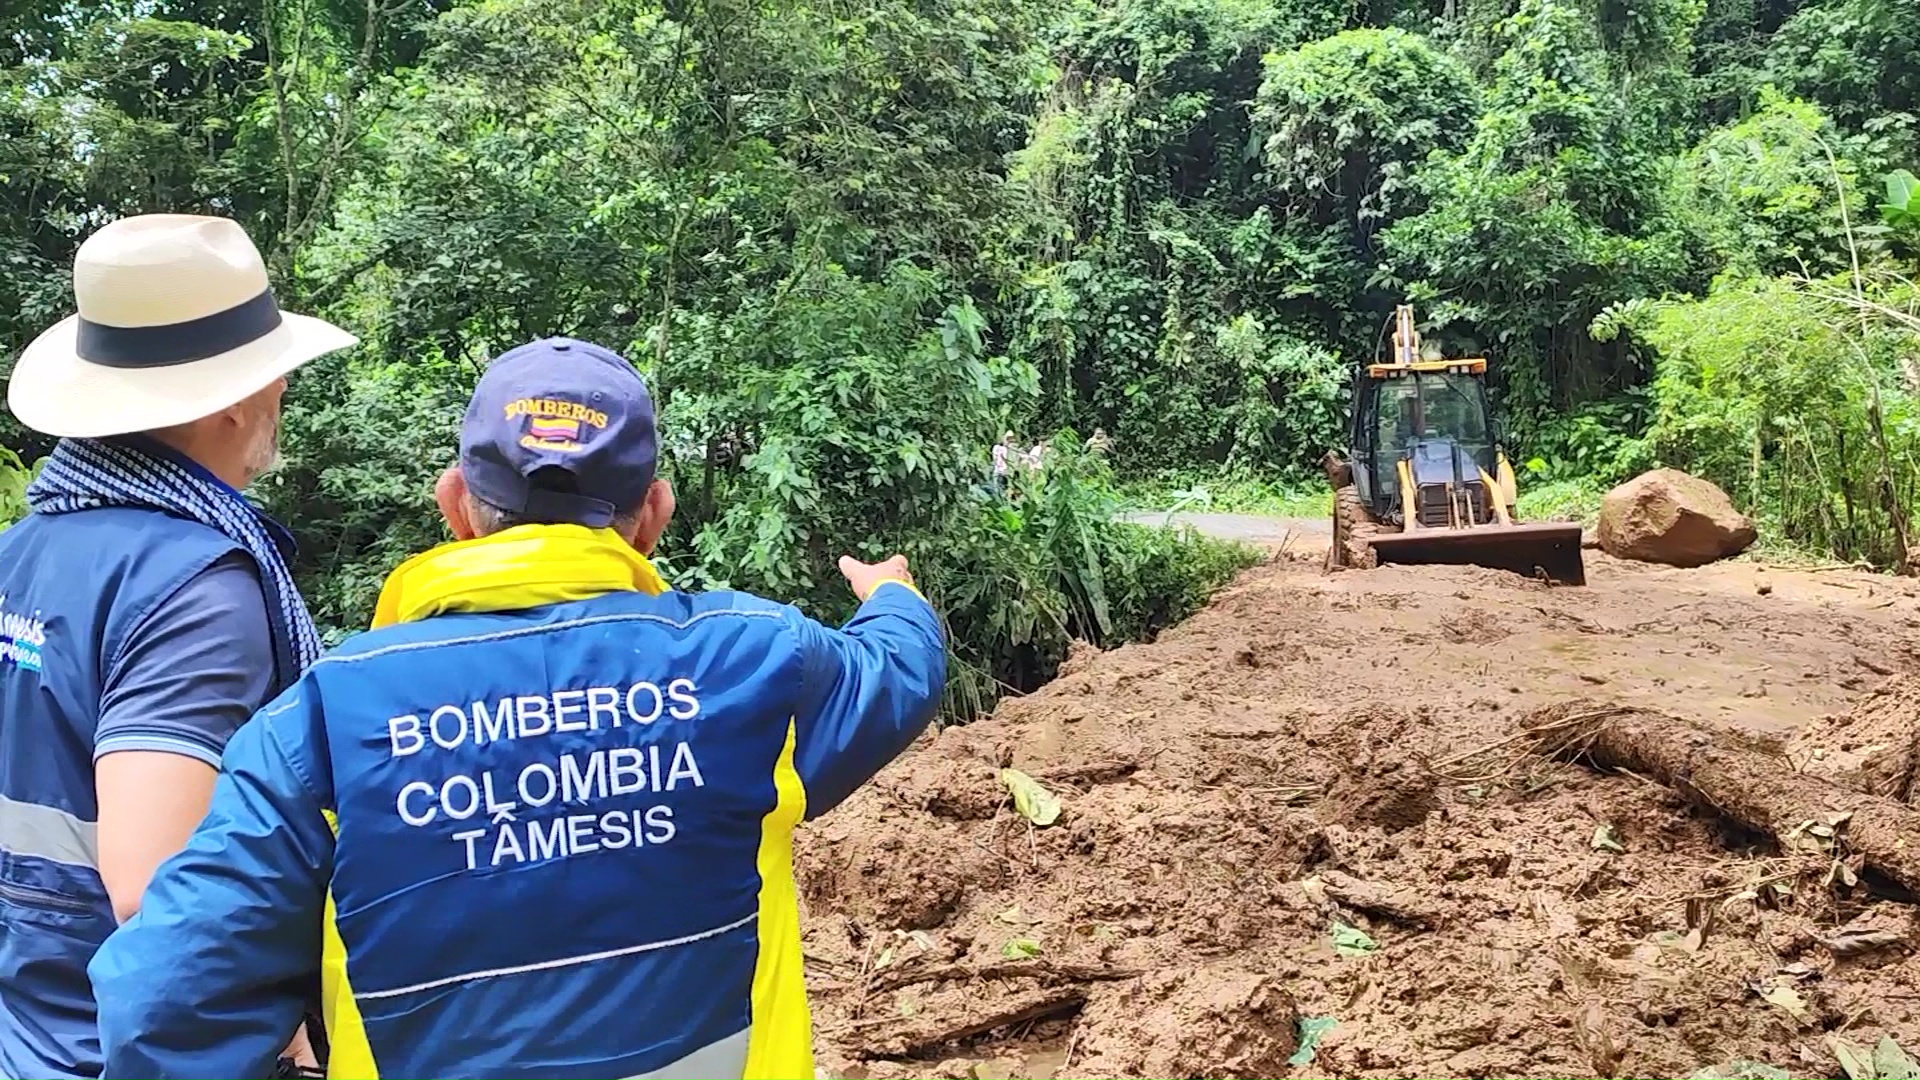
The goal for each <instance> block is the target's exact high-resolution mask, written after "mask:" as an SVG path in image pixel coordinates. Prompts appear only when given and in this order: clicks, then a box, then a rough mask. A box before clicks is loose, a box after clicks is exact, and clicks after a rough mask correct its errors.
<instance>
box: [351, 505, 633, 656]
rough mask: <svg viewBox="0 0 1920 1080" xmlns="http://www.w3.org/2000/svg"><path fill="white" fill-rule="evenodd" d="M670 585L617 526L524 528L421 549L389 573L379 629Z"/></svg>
mask: <svg viewBox="0 0 1920 1080" xmlns="http://www.w3.org/2000/svg"><path fill="white" fill-rule="evenodd" d="M666 591H667V583H666V581H665V580H664V579H663V578H661V576H660V572H659V571H657V570H655V569H654V568H653V563H651V562H649V561H648V560H647V557H646V556H645V555H642V554H640V553H639V552H638V551H635V550H634V549H633V546H632V545H630V544H628V543H627V542H626V541H625V540H622V539H621V538H620V534H618V533H616V532H614V531H613V530H612V529H589V528H586V527H584V526H581V525H521V526H519V527H517V528H512V529H508V530H506V531H505V532H498V533H494V534H493V535H492V536H483V537H480V538H478V539H474V540H463V541H459V542H457V543H452V544H442V545H440V546H439V547H437V548H433V549H432V550H429V551H424V552H421V553H420V554H418V555H415V556H414V557H413V558H411V559H408V560H407V561H406V562H403V563H401V564H400V566H399V567H398V568H397V569H395V570H394V572H393V573H392V574H389V575H388V576H387V582H386V584H385V585H384V586H383V587H382V588H381V590H380V603H379V605H378V606H377V607H376V608H375V609H374V615H373V626H374V629H376V630H377V629H379V628H380V627H382V626H391V625H393V624H394V623H403V622H414V621H416V620H419V619H426V618H430V617H432V616H434V615H446V614H450V613H453V612H481V611H522V610H525V609H527V608H534V607H543V606H545V605H547V604H559V603H564V602H566V601H569V600H589V599H592V598H593V597H596V596H604V595H606V594H607V593H610V592H643V593H646V594H648V595H649V596H658V595H659V594H661V593H663V592H666Z"/></svg>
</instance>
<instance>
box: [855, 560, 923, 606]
mask: <svg viewBox="0 0 1920 1080" xmlns="http://www.w3.org/2000/svg"><path fill="white" fill-rule="evenodd" d="M840 573H841V574H843V575H845V577H846V579H847V584H849V585H851V586H853V595H855V596H857V597H859V598H860V600H861V601H862V602H865V601H866V599H867V597H869V596H872V595H873V590H874V589H875V588H877V587H878V586H879V584H880V583H881V582H883V581H888V580H893V581H904V582H906V583H907V584H909V585H911V584H913V575H912V574H911V573H909V572H908V571H907V557H906V556H905V555H895V556H893V557H892V558H890V559H888V560H887V561H885V562H877V563H863V562H861V561H860V560H858V559H856V558H854V557H853V556H851V555H842V556H840Z"/></svg>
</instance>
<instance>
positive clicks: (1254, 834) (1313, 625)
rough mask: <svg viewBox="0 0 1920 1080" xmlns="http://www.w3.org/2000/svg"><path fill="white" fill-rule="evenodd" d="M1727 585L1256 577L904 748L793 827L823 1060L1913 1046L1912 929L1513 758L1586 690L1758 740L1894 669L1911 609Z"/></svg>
mask: <svg viewBox="0 0 1920 1080" xmlns="http://www.w3.org/2000/svg"><path fill="white" fill-rule="evenodd" d="M1729 565H1730V564H1729ZM1720 569H1721V568H1714V569H1712V570H1708V571H1699V572H1694V573H1691V574H1689V573H1688V572H1683V571H1670V570H1657V569H1652V568H1647V567H1623V566H1622V565H1621V564H1617V563H1613V562H1612V561H1611V560H1608V559H1606V558H1605V557H1604V556H1601V557H1597V558H1596V560H1595V565H1594V567H1593V570H1594V574H1593V577H1592V580H1593V582H1594V584H1593V586H1592V587H1590V588H1588V589H1547V588H1544V587H1542V586H1539V585H1538V583H1534V582H1528V581H1525V580H1523V579H1519V578H1515V577H1513V576H1511V575H1503V574H1498V573H1493V572H1489V571H1482V570H1477V569H1474V568H1445V567H1428V568H1419V569H1414V568H1399V567H1393V568H1386V569H1380V570H1373V571H1367V572H1364V573H1346V574H1338V575H1330V576H1323V575H1321V574H1319V573H1316V572H1314V571H1312V570H1310V569H1306V568H1302V567H1300V566H1296V565H1287V564H1276V565H1272V566H1268V567H1264V568H1261V569H1259V570H1257V571H1254V572H1252V573H1251V574H1250V575H1249V576H1248V577H1246V578H1245V579H1243V580H1242V582H1241V583H1239V584H1238V585H1236V586H1235V587H1234V588H1232V589H1231V590H1229V591H1228V592H1226V593H1224V594H1223V595H1222V596H1221V597H1220V598H1218V599H1217V601H1216V602H1215V603H1214V604H1213V605H1212V606H1211V607H1210V608H1209V609H1207V610H1206V611H1204V612H1202V613H1200V614H1199V615H1197V616H1196V617H1195V618H1193V619H1192V620H1190V621H1189V622H1187V623H1185V624H1183V625H1181V626H1179V627H1175V628H1173V629H1171V630H1169V631H1167V632H1166V633H1165V634H1163V635H1162V637H1161V639H1160V641H1158V642H1157V643H1155V644H1153V645H1146V646H1128V647H1124V648H1120V649H1116V650H1112V651H1110V652H1106V653H1102V654H1098V655H1083V656H1082V657H1080V658H1079V662H1078V663H1076V664H1075V665H1074V670H1072V671H1071V673H1069V674H1067V675H1065V676H1063V677H1062V678H1060V679H1058V680H1057V681H1056V682H1054V683H1053V684H1052V685H1050V686H1048V687H1047V688H1045V689H1044V690H1043V691H1041V692H1039V693H1037V694H1034V695H1032V696H1030V697H1028V698H1025V699H1021V700H1015V701H1009V702H1007V703H1005V704H1004V705H1003V706H1002V707H1001V709H1000V710H999V712H998V713H997V714H996V716H994V717H993V718H992V719H991V720H988V721H983V722H981V723H977V724H974V725H971V726H969V727H965V728H956V729H950V730H948V731H945V732H943V733H941V734H939V735H938V736H937V737H929V738H928V739H927V740H926V741H925V742H923V743H922V744H920V745H919V746H916V747H915V749H914V750H912V751H910V752H909V753H908V754H907V755H906V756H904V757H903V758H902V760H901V761H899V762H897V763H896V764H895V765H894V766H893V767H892V768H890V769H888V770H887V771H886V772H885V773H883V774H882V776H881V777H879V778H878V779H877V780H876V781H875V782H874V783H873V784H872V785H870V786H869V788H867V789H866V790H864V791H862V792H861V793H859V794H858V795H856V796H855V797H854V798H853V799H851V800H849V802H848V803H847V804H846V805H845V806H843V807H842V808H840V809H839V810H837V811H835V813H834V814H832V815H830V816H829V817H827V818H825V819H823V820H822V821H820V822H818V823H816V824H815V825H813V826H810V827H809V829H808V830H807V831H806V832H805V833H804V834H803V837H802V846H801V851H800V857H799V877H800V882H801V888H802V894H803V901H804V903H805V905H806V918H805V922H804V924H803V925H805V926H806V927H807V941H806V946H807V959H808V966H809V981H810V985H811V986H812V988H813V990H814V994H815V1002H816V1032H817V1037H818V1041H819V1044H820V1058H821V1065H822V1068H823V1070H824V1071H825V1072H826V1073H827V1074H828V1075H833V1076H840V1077H868V1076H874V1077H880V1076H885V1077H895V1076H940V1077H945V1076H955V1077H959V1076H974V1077H986V1076H1021V1077H1050V1076H1056V1075H1058V1076H1165V1077H1176V1076H1209V1077H1239V1076H1264V1077H1273V1076H1302V1077H1305V1076H1341V1077H1347V1076H1354V1077H1358V1076H1382V1077H1388V1076H1408V1075H1425V1076H1492V1075H1532V1076H1541V1075H1556V1076H1627V1075H1641V1076H1649V1075H1661V1076H1690V1075H1694V1074H1696V1073H1699V1072H1702V1071H1704V1070H1707V1069H1712V1068H1716V1067H1720V1066H1722V1065H1723V1064H1724V1063H1726V1062H1730V1061H1746V1062H1765V1063H1768V1064H1770V1065H1772V1066H1774V1067H1776V1068H1782V1069H1787V1070H1791V1071H1793V1072H1794V1074H1795V1075H1808V1074H1809V1072H1810V1071H1811V1072H1812V1073H1814V1074H1823V1075H1836V1076H1837V1075H1839V1072H1838V1065H1837V1063H1836V1062H1835V1060H1834V1058H1833V1055H1832V1053H1831V1051H1830V1050H1829V1049H1827V1047H1826V1045H1825V1043H1824V1042H1823V1039H1824V1036H1825V1035H1826V1034H1827V1033H1828V1032H1829V1031H1838V1032H1844V1033H1845V1034H1846V1036H1847V1037H1848V1038H1850V1039H1853V1040H1855V1041H1864V1042H1867V1043H1869V1044H1870V1043H1872V1042H1873V1040H1874V1039H1877V1038H1878V1037H1879V1036H1880V1035H1881V1034H1887V1035H1891V1036H1892V1037H1894V1038H1896V1039H1898V1040H1901V1041H1902V1042H1903V1043H1904V1044H1905V1045H1907V1046H1908V1047H1909V1048H1913V1047H1916V1046H1920V996H1917V995H1915V994H1914V992H1913V990H1912V987H1913V986H1914V985H1916V980H1917V979H1920V958H1916V957H1915V956H1914V955H1913V954H1912V953H1911V952H1910V951H1909V950H1910V949H1911V948H1912V946H1913V944H1914V943H1915V942H1916V938H1915V936H1914V934H1915V932H1916V928H1915V926H1914V925H1913V920H1912V918H1911V913H1912V909H1911V908H1910V907H1908V906H1907V905H1901V904H1893V903H1888V902H1885V901H1884V900H1883V899H1882V898H1880V897H1879V896H1877V895H1876V894H1875V893H1874V892H1872V891H1871V889H1872V885H1871V883H1870V882H1866V881H1862V880H1859V879H1858V877H1857V875H1852V874H1851V872H1849V873H1848V874H1844V875H1843V874H1841V873H1840V872H1839V871H1838V870H1836V863H1835V862H1834V860H1833V859H1832V858H1823V857H1821V856H1820V855H1818V854H1814V853H1808V852H1792V853H1786V852H1782V851H1779V850H1777V849H1776V848H1775V847H1774V846H1773V844H1772V842H1771V840H1770V839H1768V838H1766V837H1761V836H1755V835H1750V834H1744V833H1741V832H1740V831H1738V830H1737V829H1734V828H1732V827H1730V826H1728V825H1727V824H1726V823H1725V822H1723V821H1721V820H1720V819H1718V818H1716V817H1713V816H1711V815H1709V814H1706V813H1703V812H1701V811H1699V810H1696V809H1694V808H1692V807H1691V806H1689V805H1688V804H1687V803H1686V802H1685V801H1684V800H1682V799H1680V798H1679V797H1678V796H1676V795H1675V794H1674V793H1673V792H1671V791H1670V790H1669V789H1667V788H1665V787H1662V786H1659V785H1656V784H1654V783H1652V782H1649V781H1647V780H1644V779H1639V778H1635V777H1629V776H1612V777H1608V776H1601V775H1598V774H1596V773H1594V772H1592V771H1590V770H1588V769H1584V768H1581V767H1577V766H1571V765H1555V764H1550V763H1545V762H1540V761H1537V760H1530V759H1524V758H1522V757H1520V756H1518V755H1516V754H1514V753H1512V751H1513V749H1514V748H1515V742H1513V741H1510V740H1513V735H1514V732H1515V730H1516V725H1517V724H1518V723H1519V721H1520V719H1521V717H1522V716H1523V715H1525V714H1526V713H1527V712H1529V711H1531V710H1533V709H1535V708H1537V707H1539V706H1541V705H1544V704H1547V703H1550V702H1553V701H1557V700H1561V699H1563V698H1570V697H1574V696H1579V695H1581V694H1592V693H1594V691H1595V686H1596V685H1605V686H1606V688H1607V689H1606V692H1607V693H1608V694H1609V695H1613V696H1617V697H1620V698H1623V699H1626V700H1628V701H1629V702H1631V703H1636V704H1661V705H1665V706H1667V707H1669V708H1675V709H1677V708H1679V707H1680V706H1681V705H1683V704H1684V705H1685V706H1686V707H1687V711H1688V712H1689V715H1694V716H1697V717H1699V718H1701V719H1705V720H1707V721H1709V722H1714V721H1723V722H1724V721H1725V720H1726V717H1725V716H1724V715H1722V707H1723V706H1724V707H1725V709H1726V710H1728V711H1729V712H1730V711H1732V710H1734V709H1739V710H1741V711H1740V713H1739V716H1740V717H1742V718H1744V719H1743V722H1746V723H1748V727H1749V731H1750V733H1751V734H1754V735H1762V734H1767V733H1773V734H1774V735H1775V736H1776V737H1777V736H1778V735H1779V734H1781V733H1784V731H1785V730H1786V728H1787V727H1788V724H1789V723H1790V718H1792V717H1796V716H1809V715H1815V714H1818V713H1820V712H1825V711H1832V709H1833V707H1834V706H1836V705H1844V704H1847V701H1846V697H1845V695H1846V693H1847V691H1846V690H1845V689H1844V688H1843V687H1841V686H1840V685H1839V684H1840V681H1841V679H1842V678H1853V677H1856V676H1857V675H1858V671H1859V667H1858V664H1857V663H1856V656H1857V655H1858V653H1859V650H1860V649H1861V648H1863V647H1865V646H1866V645H1868V644H1871V645H1872V646H1873V647H1874V648H1875V649H1876V650H1877V652H1876V655H1880V656H1891V657H1896V658H1906V657H1910V656H1920V619H1916V618H1915V616H1914V605H1913V601H1912V595H1911V594H1910V593H1905V592H1901V591H1899V590H1898V589H1896V590H1895V591H1894V593H1893V595H1894V597H1895V601H1894V602H1893V603H1885V602H1882V601H1878V600H1876V601H1873V602H1872V603H1862V602H1861V601H1863V600H1865V599H1866V598H1867V597H1869V596H1875V595H1880V594H1876V593H1874V592H1873V591H1872V589H1874V588H1878V587H1879V586H1878V585H1877V584H1874V583H1873V582H1870V581H1868V580H1867V579H1861V580H1858V581H1852V580H1847V579H1848V577H1849V576H1848V575H1829V574H1823V575H1818V576H1817V577H1816V576H1813V575H1807V576H1804V577H1802V576H1796V575H1792V574H1790V573H1776V574H1775V575H1774V577H1775V581H1776V583H1777V585H1778V588H1777V589H1776V590H1775V591H1774V592H1773V593H1772V595H1768V596H1764V597H1763V596H1758V595H1756V594H1755V592H1754V590H1753V588H1752V585H1751V582H1750V581H1748V580H1746V579H1745V578H1742V577H1739V576H1737V575H1731V574H1725V575H1722V574H1718V573H1717V572H1718V571H1719V570H1720ZM1876 580H1877V579H1876ZM1836 581H1838V582H1840V584H1839V585H1836V584H1835V582H1836ZM1875 605H1878V606H1875ZM1493 628H1497V629H1498V631H1499V632H1493ZM1901 662H1902V663H1904V662H1906V661H1905V660H1904V659H1902V660H1901ZM1760 671H1764V674H1763V675H1762V674H1756V673H1757V672H1760ZM1596 680H1597V681H1596ZM1756 685H1760V686H1763V687H1764V691H1763V693H1762V694H1760V695H1758V696H1751V692H1752V691H1753V690H1754V689H1755V687H1756ZM1776 741H1777V738H1776ZM1742 745H1759V746H1766V745H1769V744H1768V743H1767V742H1766V741H1764V740H1762V741H1755V740H1752V739H1749V740H1746V741H1744V742H1743V743H1742ZM1009 767H1011V768H1014V769H1017V770H1020V771H1021V772H1023V773H1025V774H1027V775H1030V776H1031V777H1033V778H1035V779H1036V780H1038V781H1039V782H1040V783H1041V784H1042V785H1043V786H1044V787H1046V788H1047V789H1048V790H1049V791H1050V792H1052V793H1053V794H1054V795H1055V796H1057V797H1058V800H1059V803H1060V809H1059V814H1058V817H1057V819H1056V820H1054V821H1053V822H1052V823H1051V824H1048V825H1046V826H1044V827H1042V826H1037V825H1035V824H1033V823H1032V822H1030V821H1029V820H1028V819H1027V818H1026V817H1025V816H1023V815H1022V814H1021V813H1020V812H1019V811H1017V810H1016V809H1015V807H1014V802H1013V799H1012V796H1011V794H1010V792H1009V789H1008V787H1007V784H1006V782H1005V781H1004V780H1003V773H1002V770H1003V769H1006V768H1009ZM1849 881H1851V882H1852V883H1851V884H1849ZM1822 1070H1824V1072H1822Z"/></svg>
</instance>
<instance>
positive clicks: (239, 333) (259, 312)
mask: <svg viewBox="0 0 1920 1080" xmlns="http://www.w3.org/2000/svg"><path fill="white" fill-rule="evenodd" d="M279 327H280V306H279V305H278V304H276V303H274V301H273V290H272V289H268V290H266V291H265V292H263V293H261V294H260V295H259V296H256V297H254V298H253V299H251V300H248V301H247V302H246V303H244V304H240V305H238V306H236V307H230V308H228V309H227V310H225V311H216V312H214V313H213V314H211V315H203V316H201V317H200V318H198V319H193V320H191V321H189V322H183V323H168V324H166V325H164V326H106V325H104V324H102V323H97V322H88V321H87V319H86V317H85V316H82V317H81V318H80V328H79V333H78V335H77V336H76V337H75V340H74V351H75V352H76V353H78V354H79V355H80V359H82V360H85V361H86V362H88V363H90V364H99V365H100V366H102V367H110V368H158V367H172V366H174V365H175V364H190V363H193V362H194V361H195V360H205V359H207V358H208V357H213V356H219V355H220V354H221V353H224V352H232V351H233V350H234V349H237V348H239V347H240V346H242V345H248V344H251V343H253V342H255V341H258V340H260V339H261V338H263V337H266V336H267V335H268V334H271V333H273V332H274V331H275V330H277V329H279Z"/></svg>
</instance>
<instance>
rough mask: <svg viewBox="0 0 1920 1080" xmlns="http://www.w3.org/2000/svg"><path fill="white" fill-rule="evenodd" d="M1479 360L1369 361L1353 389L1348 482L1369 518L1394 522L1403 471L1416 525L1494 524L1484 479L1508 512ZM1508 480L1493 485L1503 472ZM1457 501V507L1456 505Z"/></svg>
mask: <svg viewBox="0 0 1920 1080" xmlns="http://www.w3.org/2000/svg"><path fill="white" fill-rule="evenodd" d="M1485 376H1486V361H1485V360H1481V359H1478V358H1475V359H1471V360H1460V361H1451V362H1441V363H1434V362H1416V363H1414V364H1410V365H1405V366H1401V365H1393V364H1373V365H1370V366H1369V367H1368V368H1367V369H1365V370H1364V371H1361V372H1359V373H1358V375H1357V378H1356V379H1355V385H1354V401H1355V403H1356V408H1355V409H1354V413H1353V430H1352V432H1351V440H1350V442H1349V446H1350V447H1351V448H1352V452H1353V482H1354V485H1355V486H1356V487H1358V488H1359V490H1360V499H1361V501H1362V502H1364V503H1366V504H1367V506H1368V508H1369V509H1371V510H1372V511H1373V513H1374V515H1375V517H1377V518H1379V519H1381V520H1386V521H1392V522H1394V523H1395V524H1401V523H1402V522H1403V519H1404V517H1405V515H1406V509H1407V503H1406V498H1405V488H1404V486H1403V482H1402V478H1401V474H1402V472H1403V469H1402V465H1405V466H1406V468H1405V469H1404V471H1405V472H1406V473H1408V474H1410V476H1411V479H1412V482H1413V485H1414V487H1415V490H1416V494H1417V497H1416V499H1415V500H1414V503H1413V505H1414V507H1415V509H1416V511H1417V518H1418V522H1417V523H1418V524H1419V525H1424V526H1427V527H1429V528H1433V527H1444V526H1446V525H1447V524H1449V523H1450V522H1452V521H1454V520H1456V519H1457V518H1464V519H1465V520H1464V521H1462V524H1478V523H1480V522H1484V521H1494V520H1497V519H1498V514H1497V512H1496V511H1495V509H1494V507H1493V506H1492V505H1490V504H1489V503H1488V501H1487V499H1486V492H1485V491H1484V490H1477V493H1476V494H1473V497H1472V498H1470V499H1469V498H1468V497H1467V496H1468V494H1469V492H1468V489H1469V488H1473V489H1480V487H1481V485H1480V481H1481V479H1482V477H1483V476H1492V477H1495V478H1496V482H1495V487H1496V489H1497V490H1499V492H1500V496H1501V498H1500V502H1501V506H1500V509H1501V510H1505V511H1508V512H1509V516H1511V511H1512V508H1513V494H1512V493H1513V486H1512V480H1511V477H1512V469H1511V467H1510V466H1508V465H1507V464H1506V456H1505V454H1503V453H1502V452H1501V450H1500V443H1499V436H1498V435H1497V434H1496V432H1495V429H1494V424H1493V410H1492V406H1491V405H1490V404H1489V403H1488V401H1487V387H1486V378H1485ZM1503 472H1504V473H1505V474H1506V476H1505V479H1506V480H1507V483H1505V484H1501V483H1499V479H1498V478H1500V477H1501V474H1502V473H1503ZM1463 500H1464V502H1463Z"/></svg>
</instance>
